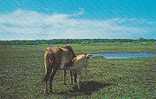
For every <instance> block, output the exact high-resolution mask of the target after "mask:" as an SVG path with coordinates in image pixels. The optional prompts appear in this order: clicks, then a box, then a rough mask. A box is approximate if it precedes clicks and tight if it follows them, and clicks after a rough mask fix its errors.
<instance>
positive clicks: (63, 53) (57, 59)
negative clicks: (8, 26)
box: [43, 45, 75, 93]
mask: <svg viewBox="0 0 156 99" xmlns="http://www.w3.org/2000/svg"><path fill="white" fill-rule="evenodd" d="M74 57H75V53H74V51H73V49H72V47H71V46H69V45H66V46H64V47H48V48H47V49H46V50H45V53H44V65H45V77H44V80H43V81H44V82H45V89H44V92H45V93H47V92H48V86H47V83H48V81H49V88H50V91H52V81H53V79H54V76H55V74H56V72H57V70H58V69H63V70H64V83H65V77H66V70H67V69H68V68H69V67H70V66H71V65H72V59H73V58H74Z"/></svg>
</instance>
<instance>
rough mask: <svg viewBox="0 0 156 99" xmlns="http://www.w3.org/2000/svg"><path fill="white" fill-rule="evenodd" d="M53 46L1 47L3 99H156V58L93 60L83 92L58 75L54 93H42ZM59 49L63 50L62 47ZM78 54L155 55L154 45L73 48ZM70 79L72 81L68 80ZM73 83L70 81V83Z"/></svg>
mask: <svg viewBox="0 0 156 99" xmlns="http://www.w3.org/2000/svg"><path fill="white" fill-rule="evenodd" d="M47 46H52V45H3V46H2V45H0V85H1V86H0V98H2V99H43V98H46V99H114V98H115V99H121V98H122V99H152V98H153V99H154V98H156V94H155V93H156V77H155V75H156V67H155V65H156V64H155V61H156V58H149V59H123V60H120V59H118V60H115V59H114V60H107V59H102V58H94V59H90V60H89V66H88V72H87V75H85V74H82V82H81V86H80V87H81V88H80V90H78V89H76V88H75V86H71V85H66V86H65V85H63V78H62V77H63V76H62V73H63V72H62V71H59V72H58V73H57V74H56V77H55V81H54V91H55V92H53V93H51V94H49V95H47V96H45V95H44V94H43V93H42V89H43V84H42V83H41V80H42V78H43V76H44V67H43V53H44V49H45V48H46V47H47ZM55 46H62V45H61V44H59V45H55ZM72 47H73V48H74V50H75V52H77V53H82V52H86V53H90V52H99V51H154V50H155V48H154V42H150V43H146V42H144V43H141V42H140V43H126V42H125V43H115V42H114V43H93V44H87V45H86V44H72ZM68 78H69V77H68ZM68 82H69V80H68Z"/></svg>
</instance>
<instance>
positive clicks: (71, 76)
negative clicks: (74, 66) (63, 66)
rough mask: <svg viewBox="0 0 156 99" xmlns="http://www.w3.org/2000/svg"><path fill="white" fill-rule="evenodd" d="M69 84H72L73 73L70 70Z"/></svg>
mask: <svg viewBox="0 0 156 99" xmlns="http://www.w3.org/2000/svg"><path fill="white" fill-rule="evenodd" d="M70 83H71V84H73V72H72V71H71V70H70Z"/></svg>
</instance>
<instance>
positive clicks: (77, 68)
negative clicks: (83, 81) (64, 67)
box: [70, 54, 92, 89]
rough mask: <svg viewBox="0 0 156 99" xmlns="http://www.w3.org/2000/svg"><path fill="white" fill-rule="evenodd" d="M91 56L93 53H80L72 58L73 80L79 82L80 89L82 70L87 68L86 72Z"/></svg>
mask: <svg viewBox="0 0 156 99" xmlns="http://www.w3.org/2000/svg"><path fill="white" fill-rule="evenodd" d="M91 56H92V55H90V54H79V55H77V56H76V57H74V58H73V60H72V66H71V67H70V71H71V73H70V74H71V81H72V83H73V80H74V83H76V84H77V87H78V89H80V77H81V76H80V75H81V72H82V71H83V69H85V72H86V70H87V65H88V59H89V58H90V57H91ZM73 78H74V79H73Z"/></svg>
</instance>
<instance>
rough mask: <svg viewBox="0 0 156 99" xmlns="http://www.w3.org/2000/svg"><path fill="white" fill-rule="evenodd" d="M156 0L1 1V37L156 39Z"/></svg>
mask: <svg viewBox="0 0 156 99" xmlns="http://www.w3.org/2000/svg"><path fill="white" fill-rule="evenodd" d="M155 4H156V0H0V40H42V39H44V40H46V39H139V38H145V39H156V28H155V27H156V12H155V11H156V6H155Z"/></svg>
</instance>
